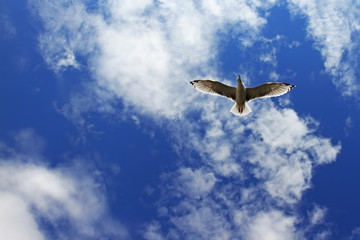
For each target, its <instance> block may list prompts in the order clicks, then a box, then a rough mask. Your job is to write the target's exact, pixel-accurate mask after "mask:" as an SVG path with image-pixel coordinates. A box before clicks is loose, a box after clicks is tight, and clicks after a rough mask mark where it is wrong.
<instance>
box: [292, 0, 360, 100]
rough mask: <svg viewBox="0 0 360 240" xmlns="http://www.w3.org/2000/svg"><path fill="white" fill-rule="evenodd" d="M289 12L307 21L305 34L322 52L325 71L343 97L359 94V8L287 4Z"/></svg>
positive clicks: (321, 2)
mask: <svg viewBox="0 0 360 240" xmlns="http://www.w3.org/2000/svg"><path fill="white" fill-rule="evenodd" d="M288 2H289V3H290V9H291V10H292V12H294V13H299V12H300V13H301V14H304V15H305V16H307V19H308V29H307V30H308V34H309V36H310V37H311V38H312V39H314V41H315V46H316V48H317V49H318V50H319V51H320V52H321V55H322V56H323V58H324V60H325V63H324V66H325V69H326V70H327V72H328V73H330V74H331V75H332V76H333V82H334V84H335V85H336V86H337V87H339V89H340V90H342V94H343V95H344V96H349V95H355V94H357V93H358V91H359V82H358V81H357V77H356V76H357V74H358V73H359V72H358V66H357V64H356V61H354V59H356V57H357V56H358V53H359V52H358V50H357V49H358V46H359V41H358V39H357V37H355V36H357V34H358V32H359V28H358V26H359V22H360V20H359V19H360V15H359V12H360V11H359V10H360V6H359V4H356V3H354V2H353V1H351V0H346V1H336V0H331V1H327V0H317V1H310V0H289V1H288Z"/></svg>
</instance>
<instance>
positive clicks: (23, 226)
mask: <svg viewBox="0 0 360 240" xmlns="http://www.w3.org/2000/svg"><path fill="white" fill-rule="evenodd" d="M14 137H15V141H16V142H19V146H20V149H12V148H10V147H7V146H6V145H4V144H0V195H1V200H0V213H1V214H0V215H1V218H0V221H1V223H0V229H1V231H0V238H1V239H48V238H49V237H50V236H49V233H48V232H47V230H46V229H47V228H48V227H49V226H51V227H50V228H51V229H53V231H52V232H51V235H52V236H56V237H57V238H68V237H71V238H78V239H82V238H86V239H98V238H99V237H105V236H112V237H117V238H119V239H125V238H127V236H128V233H127V230H126V229H125V228H124V227H123V226H122V225H121V224H120V223H119V222H117V221H115V220H113V219H111V217H110V216H109V214H108V212H107V211H108V209H107V204H106V198H105V196H104V194H103V193H102V192H101V190H100V189H97V187H96V183H95V181H94V180H93V179H92V177H91V175H90V174H89V175H86V174H85V173H84V174H82V173H81V172H83V171H76V169H75V168H74V167H71V166H69V167H64V166H63V167H57V168H51V167H49V166H46V165H45V164H44V163H43V160H44V159H43V157H41V154H40V153H38V152H35V151H36V149H34V150H33V151H31V152H29V151H27V149H29V148H31V147H33V146H39V145H43V142H44V140H43V139H42V138H41V137H39V136H38V135H37V134H36V133H35V132H34V131H33V130H31V129H24V130H21V131H19V132H18V133H14ZM30 140H31V141H30ZM25 145H28V146H25ZM24 149H25V150H26V151H25V152H22V151H21V150H24ZM45 221H46V222H47V224H48V225H44V222H45ZM14 226H16V228H14Z"/></svg>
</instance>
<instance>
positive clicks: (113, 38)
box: [36, 0, 341, 239]
mask: <svg viewBox="0 0 360 240" xmlns="http://www.w3.org/2000/svg"><path fill="white" fill-rule="evenodd" d="M36 2H37V3H39V4H38V5H41V9H40V10H39V11H40V15H41V17H42V19H43V21H44V24H45V26H46V29H47V31H45V32H44V33H43V37H45V38H49V39H57V40H56V41H54V42H50V41H48V42H46V43H43V42H40V44H41V47H42V48H41V49H42V54H43V56H44V58H45V60H46V61H47V63H48V64H49V65H50V66H56V64H58V62H59V56H63V55H61V54H64V52H66V49H71V50H72V51H73V53H74V54H75V56H77V54H79V55H85V56H86V57H88V61H89V62H88V64H89V70H90V71H91V74H92V76H93V77H94V80H93V81H92V82H90V83H88V86H90V87H89V88H90V89H101V90H103V91H104V92H105V93H111V96H110V97H106V95H105V94H104V95H101V94H96V95H92V94H89V95H86V92H85V93H80V94H79V95H76V94H74V95H73V98H71V100H70V102H69V104H68V105H65V106H64V107H63V108H60V110H61V111H62V112H63V113H64V115H65V116H67V117H68V118H69V119H70V120H72V121H75V122H81V121H83V120H84V117H83V114H85V113H87V112H89V111H90V112H91V111H98V112H101V113H104V112H107V113H111V112H112V111H114V108H112V107H111V106H112V104H111V103H113V101H116V100H117V99H121V100H122V101H123V103H124V106H125V108H126V111H128V112H130V113H131V112H132V111H134V112H136V113H137V116H139V118H140V116H142V115H144V114H145V115H147V116H151V117H152V118H153V119H156V120H159V121H157V122H159V126H160V125H161V127H162V128H163V129H165V130H164V131H168V132H170V133H171V134H170V138H172V139H173V140H174V145H176V146H175V147H176V149H177V150H178V152H179V154H180V156H183V157H184V158H186V157H188V156H189V155H190V154H189V153H188V152H196V154H198V155H199V156H200V159H199V160H198V161H199V162H198V163H197V164H198V165H197V166H198V167H197V168H194V167H188V166H185V167H184V166H182V167H180V169H179V170H177V171H176V172H175V174H174V173H170V174H169V176H171V177H169V178H170V179H169V178H166V181H168V182H170V183H171V184H168V185H167V184H165V185H166V186H167V187H164V189H163V190H164V192H166V193H168V192H171V191H174V192H172V194H165V195H166V196H163V197H162V198H163V199H160V200H159V205H160V206H159V211H158V212H159V217H161V218H162V219H163V220H164V219H165V220H164V221H167V222H166V224H165V225H166V226H159V224H160V222H158V223H156V224H155V223H153V224H149V225H147V227H146V229H145V231H144V237H145V238H147V239H162V238H165V239H183V238H188V239H238V238H240V237H241V236H249V238H251V239H259V238H261V237H262V236H263V235H262V233H263V232H266V233H267V234H269V236H271V237H273V238H274V239H275V238H278V239H281V238H284V239H292V238H296V236H301V234H302V233H301V231H302V230H301V229H300V230H299V229H296V226H295V225H296V223H297V221H298V216H297V215H296V214H294V213H293V214H292V215H287V214H285V213H284V212H285V211H283V210H282V207H286V208H290V209H294V208H295V207H296V203H298V202H299V200H300V199H301V197H302V194H303V192H304V191H305V190H306V189H308V188H309V187H310V181H311V177H312V172H313V167H314V166H316V165H317V164H325V163H330V162H332V161H334V160H335V158H336V156H337V154H338V152H339V151H340V145H339V144H338V145H333V144H332V143H331V141H330V139H327V138H323V137H321V136H316V135H315V130H316V124H314V121H313V120H311V118H302V117H300V116H299V115H298V114H297V113H296V112H295V111H294V110H293V109H290V108H284V109H279V108H278V107H277V106H276V105H275V104H274V103H273V102H272V101H271V100H263V101H259V102H257V101H254V102H253V103H251V104H252V108H253V110H254V112H256V115H255V114H254V115H251V116H248V117H246V118H234V117H233V116H232V115H231V114H230V113H229V109H230V107H231V105H232V103H230V102H229V101H228V100H227V99H222V98H216V97H211V96H210V97H209V96H204V95H201V94H198V92H195V91H194V89H192V88H191V87H190V85H189V83H188V81H189V80H192V79H193V78H197V77H199V78H200V77H204V78H216V76H217V75H218V74H217V70H216V67H214V61H216V60H217V54H218V52H219V50H218V48H219V46H220V45H221V40H222V37H219V36H218V33H223V34H224V36H228V35H226V33H227V32H228V31H232V32H233V33H234V34H235V35H236V36H238V38H239V41H242V42H247V43H249V44H250V43H251V42H253V39H254V37H255V36H258V35H259V34H260V30H261V27H262V26H264V24H265V23H266V19H265V18H264V17H263V16H264V15H265V12H266V11H268V10H269V8H271V6H273V5H274V4H275V1H270V2H267V3H263V2H262V1H231V0H229V1H221V4H220V1H203V2H197V3H194V2H192V1H186V2H182V3H179V2H177V1H159V2H156V3H155V2H151V1H144V2H142V1H126V2H125V7H124V8H121V7H120V5H119V4H120V3H119V2H116V1H110V2H109V5H106V3H105V4H104V5H102V7H103V10H104V9H105V10H108V8H109V7H111V8H109V9H111V10H108V11H109V13H110V14H109V15H107V14H104V15H103V14H102V11H98V12H95V13H94V12H93V13H89V12H87V11H86V10H84V9H85V7H84V6H83V5H82V2H78V1H72V2H74V4H72V3H70V2H67V1H65V2H66V3H68V4H69V5H68V6H66V5H61V6H59V5H57V4H55V3H54V2H52V1H36ZM74 6H75V7H74ZM55 7H56V8H61V9H60V11H59V14H56V13H55V12H54V8H55ZM48 9H50V11H49V12H52V13H53V14H54V15H51V17H50V16H48V15H47V14H44V13H43V12H44V11H47V10H48ZM105 10H104V11H105ZM105 12H106V11H105ZM71 15H76V17H75V18H74V20H71V19H70V16H71ZM52 21H54V23H53V24H55V26H56V27H53V28H51V27H50V26H51V24H50V23H51V22H52ZM49 24H50V25H49ZM75 32H77V33H79V32H80V33H84V34H83V35H84V36H87V37H88V38H89V39H86V38H85V37H79V36H78V35H77V34H75ZM89 32H91V33H92V34H89ZM80 35H81V36H82V34H80ZM64 39H68V40H66V41H63V40H64ZM50 43H51V46H50V45H48V44H50ZM250 45H251V44H250ZM250 45H247V46H250ZM340 50H341V48H340ZM340 50H339V51H340ZM270 53H271V54H270V55H269V56H270V58H269V59H271V60H275V57H276V56H275V53H276V51H275V50H273V49H272V50H271V51H270ZM325 53H326V52H325ZM261 54H263V53H259V55H258V56H257V58H256V59H260V58H261V57H260V56H261ZM264 56H266V55H264ZM334 56H335V58H336V55H334ZM335 58H332V59H330V60H329V62H330V63H331V62H332V61H334V59H335ZM266 59H267V58H266V57H265V58H263V60H266ZM190 76H191V77H190ZM220 80H222V81H226V79H220ZM232 82H234V80H232ZM89 92H91V93H94V92H96V91H95V90H90V91H89ZM76 96H79V97H78V98H77V97H76ZM94 97H95V100H94ZM94 102H95V104H94ZM97 103H102V104H97ZM103 104H104V105H105V106H109V107H106V108H105V109H102V111H100V110H98V109H99V107H100V106H102V105H103ZM126 111H125V113H127V112H126ZM73 113H75V114H73ZM193 115H195V116H193ZM71 116H76V117H75V118H74V119H72V117H71ZM131 116H133V114H131ZM168 120H169V121H168ZM184 129H186V130H184ZM189 158H190V157H189ZM184 162H185V161H184ZM183 164H185V165H186V163H183ZM249 178H252V179H255V181H252V183H251V185H249V183H248V182H247V181H246V180H247V179H249ZM169 186H171V187H169ZM174 186H177V187H174ZM169 195H171V198H174V197H175V198H176V201H172V200H173V199H166V198H167V197H169ZM241 216H242V217H241ZM272 219H276V220H277V221H271V220H272ZM241 221H243V222H244V225H241V226H239V225H238V223H239V222H241Z"/></svg>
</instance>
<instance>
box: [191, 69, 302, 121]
mask: <svg viewBox="0 0 360 240" xmlns="http://www.w3.org/2000/svg"><path fill="white" fill-rule="evenodd" d="M237 81H238V84H237V87H231V86H228V85H225V84H223V83H221V82H218V81H213V80H193V81H191V82H190V83H191V84H192V85H193V86H194V87H195V88H196V89H197V90H199V91H201V92H204V93H208V94H212V95H220V96H223V97H227V98H229V99H231V100H233V101H235V104H234V106H233V107H232V108H231V109H230V112H231V113H233V114H235V115H237V116H245V115H247V114H249V113H251V112H252V110H251V108H250V107H249V106H248V105H247V104H246V102H249V101H250V100H253V99H255V98H269V97H278V96H281V95H283V94H285V93H287V92H288V91H290V90H291V89H293V88H294V87H295V85H292V84H289V83H280V82H268V83H264V84H261V85H259V86H257V87H249V88H247V87H245V86H244V84H243V82H242V80H241V77H240V75H239V78H238V80H237Z"/></svg>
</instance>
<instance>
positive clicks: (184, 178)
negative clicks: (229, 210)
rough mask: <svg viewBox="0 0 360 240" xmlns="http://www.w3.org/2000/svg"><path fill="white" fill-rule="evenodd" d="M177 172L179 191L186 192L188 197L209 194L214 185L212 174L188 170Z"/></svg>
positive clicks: (201, 170)
mask: <svg viewBox="0 0 360 240" xmlns="http://www.w3.org/2000/svg"><path fill="white" fill-rule="evenodd" d="M178 172H179V176H178V180H179V183H180V191H186V192H187V194H188V195H190V196H194V197H196V198H199V197H202V196H204V195H206V194H207V193H209V192H210V191H211V190H212V188H213V187H214V185H215V183H216V178H215V175H214V173H212V172H205V171H204V170H203V169H198V170H195V171H193V170H192V169H190V168H180V169H179V170H178Z"/></svg>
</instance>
